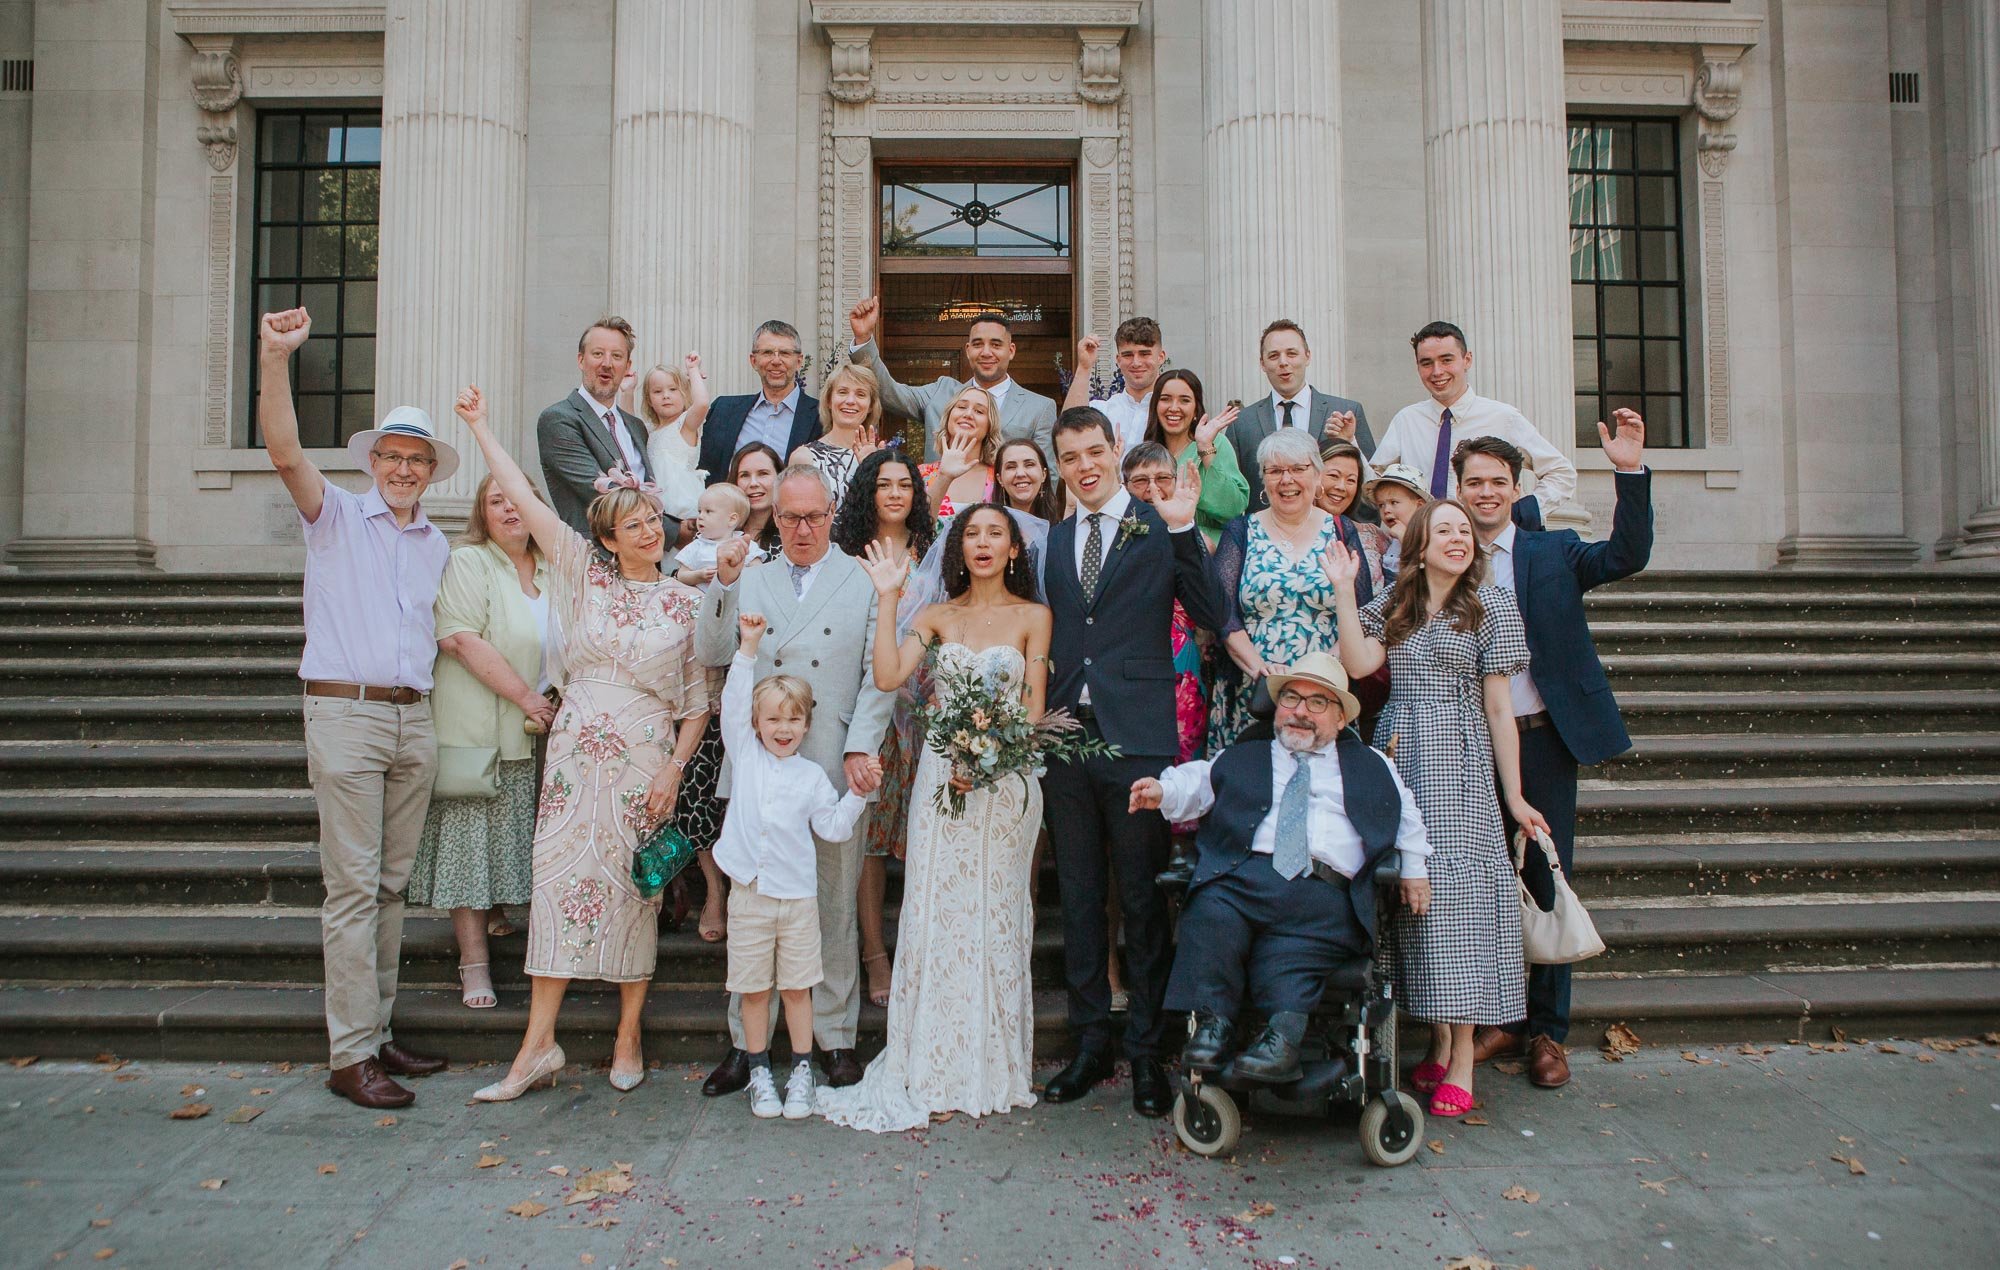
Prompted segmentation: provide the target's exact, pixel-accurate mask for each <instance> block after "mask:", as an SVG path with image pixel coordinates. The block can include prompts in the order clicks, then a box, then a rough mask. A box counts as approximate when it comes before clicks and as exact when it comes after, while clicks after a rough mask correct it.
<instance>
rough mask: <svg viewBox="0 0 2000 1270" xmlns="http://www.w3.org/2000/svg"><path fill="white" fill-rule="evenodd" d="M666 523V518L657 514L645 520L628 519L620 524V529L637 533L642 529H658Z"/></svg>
mask: <svg viewBox="0 0 2000 1270" xmlns="http://www.w3.org/2000/svg"><path fill="white" fill-rule="evenodd" d="M666 523H667V522H666V520H665V518H663V517H661V516H659V515H657V514H655V515H652V516H648V517H646V518H645V519H644V520H628V521H626V522H625V523H624V524H622V525H620V526H618V531H619V532H620V533H627V534H636V533H638V532H639V531H640V530H642V529H658V528H660V526H662V525H664V524H666Z"/></svg>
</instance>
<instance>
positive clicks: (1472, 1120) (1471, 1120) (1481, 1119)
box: [1459, 1116, 1493, 1125]
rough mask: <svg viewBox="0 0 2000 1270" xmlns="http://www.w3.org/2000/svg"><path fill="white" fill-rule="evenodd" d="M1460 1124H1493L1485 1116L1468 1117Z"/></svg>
mask: <svg viewBox="0 0 2000 1270" xmlns="http://www.w3.org/2000/svg"><path fill="white" fill-rule="evenodd" d="M1459 1123H1460V1124H1471V1125H1489V1124H1492V1123H1493V1122H1492V1121H1491V1120H1488V1119H1487V1118H1486V1117H1485V1116H1467V1117H1466V1118H1465V1119H1463V1120H1461V1121H1459Z"/></svg>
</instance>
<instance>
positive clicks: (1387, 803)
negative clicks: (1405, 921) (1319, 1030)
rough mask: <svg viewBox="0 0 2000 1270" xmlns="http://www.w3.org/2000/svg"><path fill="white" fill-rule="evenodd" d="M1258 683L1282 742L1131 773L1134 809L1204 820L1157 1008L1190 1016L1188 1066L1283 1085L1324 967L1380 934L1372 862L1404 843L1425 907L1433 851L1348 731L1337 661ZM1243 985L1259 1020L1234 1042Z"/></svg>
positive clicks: (1350, 701)
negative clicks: (1273, 708) (1246, 1040)
mask: <svg viewBox="0 0 2000 1270" xmlns="http://www.w3.org/2000/svg"><path fill="white" fill-rule="evenodd" d="M1266 682H1267V683H1268V685H1269V687H1270V690H1271V698H1272V700H1273V701H1274V702H1275V703H1276V705H1277V718H1276V720H1275V722H1276V731H1277V735H1276V738H1275V739H1273V740H1269V741H1240V742H1238V743H1237V744H1235V745H1232V746H1230V747H1229V748H1228V749H1226V750H1224V751H1223V752H1222V753H1221V754H1219V755H1217V756H1216V757H1215V758H1213V759H1197V760H1196V761H1194V762H1192V763H1182V764H1180V765H1179V766H1178V767H1170V768H1168V769H1167V770H1166V771H1164V772H1162V773H1160V775H1159V777H1158V778H1157V779H1155V778H1152V777H1147V778H1145V779H1143V780H1139V781H1135V782H1133V784H1132V810H1133V811H1134V812H1139V811H1142V810H1155V811H1158V812H1160V813H1161V814H1162V815H1163V816H1165V817H1166V818H1167V819H1168V820H1170V821H1176V820H1191V819H1193V818H1195V817H1197V816H1199V817H1201V829H1200V832H1199V833H1198V834H1197V835H1196V838H1195V844H1196V849H1197V851H1198V852H1199V854H1198V855H1197V857H1196V860H1195V870H1194V881H1193V883H1192V884H1191V885H1190V886H1189V889H1188V897H1187V904H1186V906H1185V907H1184V908H1183V909H1182V910H1181V924H1180V938H1179V946H1180V952H1179V954H1178V955H1177V956H1176V957H1175V958H1174V972H1173V977H1172V978H1171V979H1170V980H1168V983H1167V996H1166V1008H1167V1009H1169V1010H1176V1011H1178V1010H1192V1011H1193V1012H1194V1016H1195V1032H1194V1035H1193V1037H1191V1038H1190V1039H1189V1041H1188V1044H1187V1048H1186V1049H1185V1050H1183V1051H1182V1053H1181V1062H1182V1063H1183V1065H1185V1066H1186V1067H1187V1068H1188V1070H1190V1071H1196V1072H1205V1073H1210V1072H1216V1071H1220V1070H1222V1069H1223V1068H1224V1067H1225V1066H1227V1067H1228V1068H1229V1069H1230V1075H1231V1076H1237V1077H1243V1078H1245V1079H1250V1080H1259V1081H1268V1082H1271V1083H1273V1084H1282V1083H1284V1082H1286V1081H1290V1080H1296V1079H1298V1077H1299V1073H1300V1068H1299V1051H1300V1045H1301V1043H1302V1042H1303V1041H1304V1039H1305V1031H1306V1019H1307V1016H1308V1015H1310V1014H1311V1013H1312V1011H1313V1009H1314V1008H1315V1007H1316V1006H1318V1005H1319V998H1320V993H1321V991H1322V989H1323V988H1324V987H1325V985H1326V978H1327V976H1328V975H1329V974H1331V973H1332V972H1333V969H1334V967H1336V966H1338V965H1339V964H1340V963H1341V962H1342V961H1344V960H1346V959H1348V958H1350V957H1358V956H1362V955H1364V954H1366V953H1367V952H1368V951H1369V949H1370V948H1371V947H1373V945H1374V941H1375V868H1376V866H1377V865H1378V864H1379V863H1380V862H1381V860H1382V858H1383V857H1384V856H1386V855H1387V854H1388V853H1389V852H1390V851H1400V852H1402V882H1401V883H1400V887H1399V889H1400V890H1401V893H1402V900H1403V902H1404V903H1405V904H1408V905H1409V906H1410V908H1411V909H1412V910H1413V911H1414V912H1416V913H1418V914H1420V915H1421V914H1422V913H1423V912H1424V910H1425V909H1427V908H1429V907H1430V899H1431V884H1430V881H1429V876H1430V875H1429V872H1428V870H1427V868H1426V857H1428V856H1429V855H1430V852H1431V847H1430V840H1429V839H1428V838H1427V837H1426V836H1425V833H1424V818H1423V815H1422V813H1420V812H1419V811H1418V810H1417V801H1416V799H1415V798H1413V797H1411V796H1410V791H1409V790H1408V789H1407V788H1406V787H1405V786H1404V785H1403V780H1402V778H1401V777H1400V776H1398V775H1397V774H1396V768H1395V765H1394V764H1392V763H1390V762H1389V761H1388V760H1387V759H1385V758H1383V757H1382V755H1381V754H1379V753H1378V752H1376V751H1374V750H1372V749H1370V748H1368V746H1367V745H1365V744H1363V743H1362V740H1361V737H1360V735H1359V734H1358V733H1356V732H1355V731H1353V730H1352V729H1351V728H1349V727H1348V725H1349V724H1350V723H1352V722H1353V721H1354V720H1355V718H1356V717H1357V716H1359V715H1360V713H1361V706H1360V703H1359V702H1357V701H1356V700H1355V699H1354V695H1353V694H1352V693H1350V692H1349V691H1348V690H1347V672H1346V671H1344V670H1342V669H1341V666H1340V662H1339V661H1337V660H1336V659H1335V658H1334V657H1333V656H1332V655H1331V654H1328V653H1320V652H1315V653H1308V654H1307V655H1306V656H1304V657H1302V658H1300V659H1299V661H1298V663H1297V664H1296V665H1294V666H1293V667H1291V669H1289V670H1288V671H1285V672H1284V673H1273V674H1272V675H1271V676H1270V677H1269V679H1268V680H1267V681H1266ZM1246 994H1247V995H1248V997H1249V1003H1250V1004H1251V1005H1252V1006H1254V1007H1255V1008H1256V1009H1257V1010H1258V1012H1259V1013H1261V1014H1262V1015H1263V1016H1264V1018H1265V1020H1266V1022H1265V1025H1264V1029H1263V1031H1262V1032H1260V1033H1259V1034H1258V1035H1257V1036H1256V1037H1255V1039H1253V1040H1252V1041H1251V1042H1250V1044H1249V1045H1247V1046H1245V1047H1243V1048H1242V1050H1241V1051H1240V1052H1239V1051H1238V1050H1237V1046H1236V1018H1237V1014H1238V1012H1239V1011H1240V1010H1241V1008H1242V1006H1243V1004H1244V997H1245V996H1246ZM1232 1055H1234V1058H1233V1060H1232V1058H1231V1056H1232Z"/></svg>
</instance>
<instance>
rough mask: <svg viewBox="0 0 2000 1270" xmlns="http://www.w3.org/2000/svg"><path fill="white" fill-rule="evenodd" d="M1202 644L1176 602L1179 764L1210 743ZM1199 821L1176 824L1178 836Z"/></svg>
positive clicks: (1175, 828) (1192, 830)
mask: <svg viewBox="0 0 2000 1270" xmlns="http://www.w3.org/2000/svg"><path fill="white" fill-rule="evenodd" d="M1201 660H1202V659H1201V645H1200V644H1199V643H1197V642H1196V641H1195V637H1194V623H1193V622H1191V621H1189V620H1188V615H1187V610H1186V609H1184V608H1182V607H1181V602H1180V601H1179V600H1175V601H1174V724H1175V727H1176V729H1177V730H1178V731H1179V733H1180V753H1179V755H1178V756H1177V757H1176V758H1175V760H1174V761H1175V762H1177V763H1188V762H1192V761H1194V760H1195V759H1198V758H1200V757H1201V753H1202V749H1203V748H1204V744H1205V742H1206V741H1207V740H1208V694H1207V693H1206V692H1204V691H1202V686H1201ZM1200 824H1201V822H1200V821H1199V820H1189V821H1182V822H1176V823H1175V825H1174V827H1173V828H1174V832H1175V833H1193V832H1194V831H1195V829H1196V828H1197V827H1198V826H1199V825H1200Z"/></svg>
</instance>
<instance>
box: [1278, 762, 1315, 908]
mask: <svg viewBox="0 0 2000 1270" xmlns="http://www.w3.org/2000/svg"><path fill="white" fill-rule="evenodd" d="M1306 758H1307V756H1306V755H1304V754H1295V755H1293V756H1292V761H1293V763H1294V764H1296V766H1294V767H1293V768H1292V779H1290V780H1288V781H1286V782H1285V793H1284V796H1283V797H1281V798H1280V799H1278V835H1277V841H1276V842H1274V843H1273V844H1272V845H1271V865H1272V867H1274V868H1276V869H1277V870H1278V876H1279V877H1281V878H1284V879H1285V880H1286V881H1290V880H1291V879H1293V878H1295V877H1297V876H1298V875H1299V874H1301V873H1304V872H1305V871H1306V865H1307V864H1308V863H1309V862H1310V861H1311V860H1312V851H1311V850H1310V848H1309V847H1308V845H1307V835H1306V821H1307V811H1308V810H1309V807H1310V804H1311V802H1312V773H1311V772H1310V771H1309V770H1308V769H1307V767H1306Z"/></svg>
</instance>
